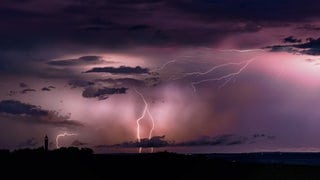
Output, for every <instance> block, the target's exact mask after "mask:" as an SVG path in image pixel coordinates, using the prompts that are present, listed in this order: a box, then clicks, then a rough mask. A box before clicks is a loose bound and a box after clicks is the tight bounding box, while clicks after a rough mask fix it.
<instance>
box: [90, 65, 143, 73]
mask: <svg viewBox="0 0 320 180" xmlns="http://www.w3.org/2000/svg"><path fill="white" fill-rule="evenodd" d="M85 73H111V74H147V73H149V69H148V68H142V67H140V66H136V67H128V66H120V67H95V68H92V69H91V70H88V71H86V72H85Z"/></svg>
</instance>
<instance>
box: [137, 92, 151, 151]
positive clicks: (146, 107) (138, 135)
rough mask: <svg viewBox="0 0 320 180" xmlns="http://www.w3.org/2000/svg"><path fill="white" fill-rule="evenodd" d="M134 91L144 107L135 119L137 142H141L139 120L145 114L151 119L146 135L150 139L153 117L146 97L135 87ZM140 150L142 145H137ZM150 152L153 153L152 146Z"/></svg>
mask: <svg viewBox="0 0 320 180" xmlns="http://www.w3.org/2000/svg"><path fill="white" fill-rule="evenodd" d="M134 90H135V91H136V93H137V94H138V95H139V96H140V97H141V99H142V101H143V103H144V109H143V112H142V114H141V116H140V117H139V118H138V119H137V120H136V122H137V139H138V142H139V143H140V142H141V135H140V121H141V120H142V119H143V118H144V117H145V116H146V114H148V116H149V118H150V120H151V123H152V126H151V129H150V131H149V136H148V139H149V140H150V139H151V138H152V133H153V130H154V128H155V121H154V118H153V116H152V114H151V112H150V110H149V105H148V103H147V101H146V99H145V98H144V96H143V94H142V93H140V92H139V91H138V90H137V89H134ZM141 152H142V147H139V153H141ZM150 152H151V153H153V147H151V148H150Z"/></svg>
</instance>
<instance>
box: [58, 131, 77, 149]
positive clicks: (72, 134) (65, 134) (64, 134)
mask: <svg viewBox="0 0 320 180" xmlns="http://www.w3.org/2000/svg"><path fill="white" fill-rule="evenodd" d="M77 135H78V134H74V133H67V132H65V133H62V134H58V135H57V137H56V147H57V149H59V148H60V146H59V139H60V137H64V136H77Z"/></svg>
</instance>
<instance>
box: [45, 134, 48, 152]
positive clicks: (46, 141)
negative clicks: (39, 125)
mask: <svg viewBox="0 0 320 180" xmlns="http://www.w3.org/2000/svg"><path fill="white" fill-rule="evenodd" d="M48 142H49V140H48V136H47V135H46V136H45V137H44V150H45V151H48Z"/></svg>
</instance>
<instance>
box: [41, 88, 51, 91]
mask: <svg viewBox="0 0 320 180" xmlns="http://www.w3.org/2000/svg"><path fill="white" fill-rule="evenodd" d="M41 91H51V89H50V88H47V87H43V88H42V89H41Z"/></svg>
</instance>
